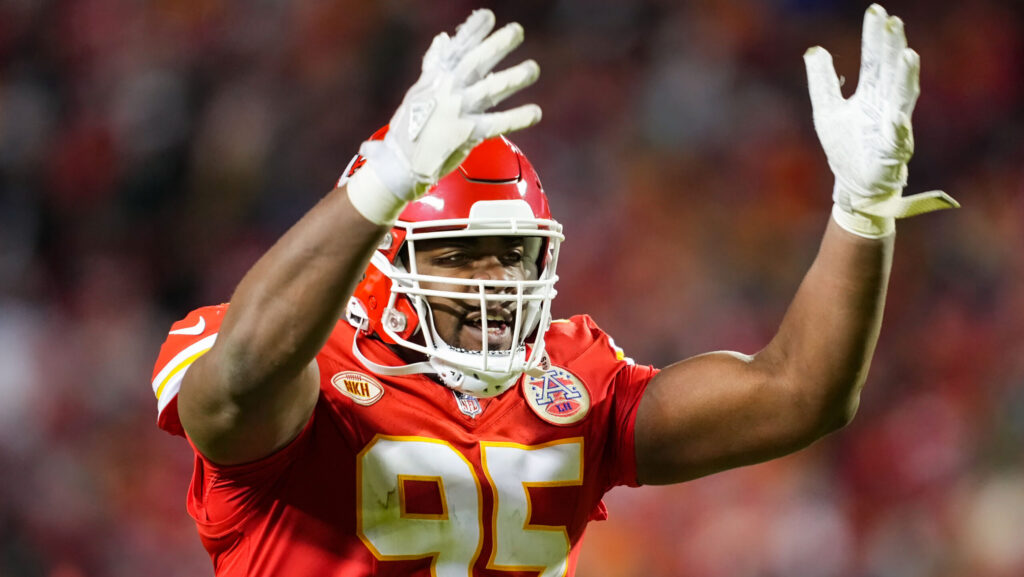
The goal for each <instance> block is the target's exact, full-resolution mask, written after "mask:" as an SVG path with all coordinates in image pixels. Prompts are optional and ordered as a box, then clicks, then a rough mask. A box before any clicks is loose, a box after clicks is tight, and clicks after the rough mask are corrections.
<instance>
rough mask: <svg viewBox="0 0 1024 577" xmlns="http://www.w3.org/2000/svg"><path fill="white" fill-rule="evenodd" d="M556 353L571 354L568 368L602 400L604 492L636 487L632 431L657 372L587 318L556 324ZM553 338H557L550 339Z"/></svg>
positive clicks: (552, 332)
mask: <svg viewBox="0 0 1024 577" xmlns="http://www.w3.org/2000/svg"><path fill="white" fill-rule="evenodd" d="M548 334H549V336H550V338H549V340H550V341H551V344H552V345H553V346H554V348H556V349H561V350H563V351H569V353H568V356H569V357H572V360H570V361H568V365H567V366H568V368H569V369H570V370H574V371H576V372H577V374H579V375H585V376H586V378H587V380H588V381H589V386H591V387H597V388H599V389H600V390H599V391H595V393H597V394H598V395H599V396H600V398H601V399H602V404H603V405H604V407H605V408H604V409H603V410H602V411H601V413H602V414H603V415H605V417H604V420H603V421H602V425H601V426H602V428H603V435H602V437H603V439H604V454H603V455H602V457H601V460H602V463H601V469H602V471H603V473H604V477H605V488H606V490H607V489H611V488H612V487H614V486H617V485H629V486H637V485H639V482H638V481H637V479H636V448H635V444H634V432H635V425H636V412H637V407H639V405H640V398H641V397H642V396H643V393H644V391H645V390H646V389H647V384H648V383H649V382H650V380H651V379H652V378H654V376H655V375H656V374H657V373H658V370H657V369H656V368H654V367H652V366H649V365H638V364H637V363H636V362H635V361H633V359H631V358H630V357H628V356H626V354H625V352H623V350H622V349H621V348H619V347H618V346H617V345H616V344H615V341H614V340H613V339H612V338H611V336H609V335H608V334H607V333H605V332H604V331H603V330H601V328H600V327H598V326H597V323H595V322H594V320H593V319H591V318H590V317H589V316H587V315H580V316H576V317H572V318H571V319H568V320H564V321H556V322H555V323H553V324H552V331H551V332H549V333H548ZM552 338H553V340H552Z"/></svg>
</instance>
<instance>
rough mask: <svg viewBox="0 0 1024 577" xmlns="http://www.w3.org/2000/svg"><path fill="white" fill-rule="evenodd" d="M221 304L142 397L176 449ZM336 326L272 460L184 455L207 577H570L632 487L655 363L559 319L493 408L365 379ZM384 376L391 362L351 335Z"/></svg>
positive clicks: (183, 328) (178, 332)
mask: <svg viewBox="0 0 1024 577" xmlns="http://www.w3.org/2000/svg"><path fill="white" fill-rule="evenodd" d="M226 308H227V307H226V305H221V306H217V307H206V308H201V309H198V310H196V311H193V312H192V313H190V314H189V315H188V316H187V317H186V318H185V319H184V320H182V321H179V322H178V323H175V325H174V326H173V327H172V330H171V332H170V334H169V336H168V338H167V341H166V342H165V343H164V345H163V348H162V349H161V351H160V356H159V359H158V361H157V364H156V367H155V369H154V378H153V388H154V392H155V393H156V396H157V399H158V408H159V417H158V423H159V425H160V427H161V428H163V429H164V430H166V431H168V432H171V433H174V434H178V435H182V436H184V433H183V431H182V428H181V424H180V422H179V420H178V413H177V401H176V397H177V392H178V386H179V384H180V382H181V378H182V377H183V376H184V373H185V371H186V370H187V369H188V366H189V365H190V364H191V363H192V362H193V361H195V359H197V358H199V356H201V355H202V354H203V353H205V352H206V351H207V350H209V348H210V347H211V346H212V344H213V342H214V340H215V339H216V335H217V330H218V327H219V326H220V321H221V319H222V318H223V315H224V312H225V311H226ZM354 330H355V329H353V328H352V327H351V326H349V325H348V323H347V322H345V321H341V322H339V323H338V325H337V326H336V328H335V330H334V332H333V334H332V335H331V337H330V339H329V340H328V342H327V344H326V345H325V346H324V348H323V350H321V351H320V353H319V354H318V355H317V357H316V362H317V364H318V366H319V369H320V398H319V400H318V402H317V405H316V408H315V409H314V411H313V415H312V416H311V417H310V420H309V423H308V424H307V425H306V427H305V429H304V430H303V431H302V432H301V433H300V434H299V436H298V437H297V438H296V439H295V440H294V441H292V442H291V443H290V444H289V445H288V446H286V447H285V448H283V449H281V450H280V451H278V452H276V453H274V454H272V455H270V456H268V457H266V458H264V459H261V460H259V461H256V462H253V463H248V464H244V465H234V466H222V465H217V464H215V463H212V462H210V461H209V460H208V459H206V458H204V457H203V455H201V454H199V453H198V452H196V456H195V471H194V473H193V477H192V484H191V488H190V489H189V492H188V497H187V509H188V512H189V514H190V515H191V516H192V517H193V518H194V519H195V522H196V526H197V527H198V530H199V535H200V537H201V539H202V541H203V545H204V546H205V547H206V549H207V551H209V553H210V556H211V558H212V560H213V565H214V568H215V572H216V574H217V575H218V576H219V577H242V576H247V577H257V576H259V577H262V576H282V575H288V576H291V575H296V576H306V575H310V576H316V577H356V576H364V575H380V576H395V577H398V576H402V577H407V576H436V577H484V576H487V577H526V576H531V577H532V576H536V575H541V576H543V577H548V576H571V575H572V574H573V573H574V569H575V566H576V558H577V555H578V553H579V545H580V542H581V539H582V537H583V532H584V529H585V527H586V524H587V522H588V521H591V520H596V519H604V518H605V517H606V511H605V508H604V505H603V503H602V502H601V498H602V496H603V495H604V494H605V493H606V492H607V491H608V490H609V489H611V488H612V487H613V486H615V485H621V484H626V485H636V484H637V481H636V469H635V459H634V448H633V423H634V419H635V415H636V408H637V405H638V404H639V399H640V396H641V394H642V392H643V390H644V388H645V387H646V385H647V383H648V381H649V380H650V379H651V377H653V376H654V374H655V372H656V371H655V370H654V369H653V368H651V367H644V366H637V365H635V364H633V363H632V361H630V360H629V359H626V358H625V357H624V356H623V355H622V352H621V351H620V350H619V349H618V348H616V347H615V345H614V343H613V342H612V340H611V339H610V338H609V337H608V336H607V335H606V334H605V333H604V332H602V331H601V329H599V328H598V327H597V326H596V325H595V324H594V322H593V321H592V320H591V319H590V318H589V317H585V316H581V317H573V318H572V319H569V320H565V321H555V322H554V323H553V324H552V326H551V328H550V330H549V331H548V334H547V337H546V343H547V345H546V348H547V355H548V359H549V361H550V364H549V365H546V366H548V368H547V370H546V372H545V373H544V375H543V376H541V377H531V376H528V375H524V376H523V377H522V378H521V379H520V380H519V382H518V383H517V385H516V386H515V387H513V388H511V389H510V390H508V391H506V392H505V393H503V394H502V395H499V396H498V397H495V398H491V399H476V398H473V397H469V396H464V395H461V394H458V393H455V392H454V391H452V390H450V389H447V388H446V387H444V386H442V385H440V384H438V383H437V382H435V381H434V380H432V379H431V378H430V377H428V376H426V375H408V376H398V377H384V376H378V375H375V374H373V373H372V372H370V371H369V370H367V369H366V368H365V367H363V365H362V364H361V363H360V362H359V361H358V360H357V359H356V358H355V357H353V355H352V352H351V349H352V339H353V336H354ZM360 349H361V350H362V351H363V353H364V354H366V355H367V356H368V357H369V358H370V359H371V360H374V361H376V362H379V363H382V364H388V365H399V364H403V363H402V361H401V360H400V359H399V357H398V356H397V355H396V354H395V353H394V352H393V351H392V350H391V349H390V348H389V347H388V346H386V345H385V344H383V343H381V342H379V341H376V340H371V339H364V338H362V337H361V338H360Z"/></svg>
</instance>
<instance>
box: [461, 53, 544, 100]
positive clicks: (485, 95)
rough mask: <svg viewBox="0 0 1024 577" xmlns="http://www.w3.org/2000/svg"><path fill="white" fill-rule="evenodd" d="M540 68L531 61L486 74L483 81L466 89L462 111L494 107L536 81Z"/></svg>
mask: <svg viewBox="0 0 1024 577" xmlns="http://www.w3.org/2000/svg"><path fill="white" fill-rule="evenodd" d="M539 76H540V66H538V65H537V63H536V62H534V61H533V60H526V61H524V62H520V63H519V64H517V65H515V66H513V67H511V68H507V69H505V70H502V71H501V72H495V73H491V74H488V75H487V76H485V77H484V79H483V80H480V81H479V82H477V83H476V84H474V85H472V86H470V87H469V88H467V89H466V92H465V94H464V100H463V102H462V111H463V112H466V113H471V112H482V111H484V110H487V109H488V108H491V107H493V106H495V105H496V104H498V103H500V102H501V101H503V100H505V99H506V98H508V97H509V96H511V95H513V94H515V93H516V92H518V91H520V90H522V89H523V88H526V87H527V86H529V85H531V84H533V83H534V82H536V81H537V78H538V77H539Z"/></svg>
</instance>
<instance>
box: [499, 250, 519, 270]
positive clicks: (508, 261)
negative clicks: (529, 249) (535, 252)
mask: <svg viewBox="0 0 1024 577" xmlns="http://www.w3.org/2000/svg"><path fill="white" fill-rule="evenodd" d="M502 261H503V262H504V263H505V265H506V266H507V265H515V264H519V263H521V262H523V249H521V248H518V249H515V250H510V251H508V252H507V253H505V256H504V257H502Z"/></svg>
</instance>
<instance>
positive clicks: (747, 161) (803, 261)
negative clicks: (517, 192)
mask: <svg viewBox="0 0 1024 577" xmlns="http://www.w3.org/2000/svg"><path fill="white" fill-rule="evenodd" d="M482 4H484V5H489V6H490V7H492V8H493V9H494V10H495V11H496V13H497V15H498V19H499V22H506V21H509V20H518V21H519V22H521V23H523V24H524V26H525V28H526V31H527V40H526V42H525V44H524V46H523V47H522V48H521V49H520V50H519V51H517V52H516V54H515V60H510V61H512V62H514V61H518V60H519V59H521V58H525V57H532V58H535V59H536V60H537V61H538V62H539V63H540V65H541V69H542V74H541V79H540V81H539V82H538V84H537V85H536V86H534V87H533V88H531V89H529V90H528V91H527V93H526V94H525V95H524V96H521V97H516V99H515V100H514V101H513V102H512V103H511V104H520V103H523V102H527V101H532V102H536V103H538V104H540V105H541V106H542V107H543V109H544V120H543V122H542V123H541V124H540V125H538V126H537V127H535V128H532V129H530V130H528V131H526V132H524V133H522V134H519V135H517V136H515V138H514V140H516V141H517V143H518V144H519V145H520V146H521V147H522V148H523V149H524V150H525V152H526V153H527V155H528V156H529V157H530V158H531V159H532V162H533V164H534V165H535V166H536V168H537V170H538V171H539V173H540V174H541V177H542V179H543V181H544V184H545V187H546V189H547V191H548V193H549V195H550V197H551V202H552V204H553V208H554V210H555V212H556V217H557V218H558V219H559V220H560V221H561V222H562V223H563V224H564V226H565V230H566V236H567V241H566V243H565V245H564V246H563V256H562V261H561V263H560V271H559V272H560V273H561V276H562V280H561V281H560V285H559V288H560V294H559V297H558V299H557V300H556V302H555V309H556V313H557V314H558V315H559V316H568V315H571V314H576V313H581V312H587V313H589V314H591V315H592V316H593V317H594V318H595V319H596V320H597V322H598V323H599V324H600V325H601V326H602V327H603V328H605V329H606V330H607V331H608V332H610V333H611V334H612V335H613V336H614V337H615V338H616V341H617V342H618V344H620V345H621V346H622V347H624V348H625V349H626V351H627V353H628V354H629V355H631V356H632V357H634V358H635V359H637V360H638V361H639V362H641V363H650V364H654V365H665V364H667V363H669V362H672V361H674V360H677V359H681V358H683V357H687V356H690V355H693V354H696V353H700V352H705V351H708V350H715V349H735V350H740V351H743V352H747V353H753V352H755V351H757V350H758V349H759V348H760V347H761V346H763V344H764V343H765V342H766V341H767V340H768V339H769V338H770V336H771V335H772V334H773V331H774V329H775V327H776V326H777V324H778V322H779V320H780V318H781V316H782V314H783V312H784V310H785V307H786V305H787V303H788V301H789V298H790V297H791V296H792V295H793V293H794V291H795V290H796V287H797V284H798V282H799V280H800V278H801V275H802V274H803V272H804V270H805V269H806V268H807V266H808V265H809V263H810V261H811V259H812V258H813V255H814V252H815V250H816V247H817V242H818V240H819V238H820V235H821V233H822V231H823V228H824V226H825V224H826V221H827V218H828V214H829V208H830V193H831V176H830V173H829V170H828V167H827V165H826V162H825V158H824V156H823V154H822V153H821V152H820V149H819V146H818V142H817V139H816V137H815V134H814V131H813V126H812V123H811V110H810V104H809V102H808V98H807V95H806V80H805V76H804V68H803V62H802V61H801V55H802V54H803V51H804V50H805V49H806V48H807V47H808V46H811V45H814V44H822V45H824V46H825V47H826V48H828V49H829V50H830V51H831V52H832V53H833V55H834V56H835V61H836V66H837V69H838V70H839V72H840V74H842V75H843V76H845V78H846V84H845V86H846V92H847V94H849V93H850V91H851V90H852V88H853V87H854V86H855V85H856V77H857V69H858V65H859V38H860V25H861V18H862V14H863V11H864V9H865V8H866V7H867V3H866V2H843V1H838V0H832V1H829V0H695V1H687V2H682V1H670V0H640V1H626V0H620V1H594V0H557V1H540V0H508V1H504V2H482ZM476 5H477V4H476V3H471V2H466V1H463V0H458V1H448V2H427V1H418V2H414V1H411V0H381V1H374V2H367V1H360V0H346V1H320V0H318V1H309V2H306V1H295V2H286V1H283V0H250V1H246V2H243V1H240V0H0V577H22V576H24V577H37V576H45V577H93V576H97V577H128V576H131V577H137V576H139V575H147V576H148V577H184V576H195V575H211V574H212V570H211V568H210V564H209V560H208V558H207V556H206V554H205V552H204V551H203V550H202V548H201V545H200V542H199V539H198V537H197V536H196V534H195V530H194V527H193V525H192V523H191V521H190V519H189V518H188V516H187V514H186V513H185V508H184V497H185V491H186V488H187V485H188V481H189V476H190V471H191V453H190V451H189V449H188V447H187V445H186V444H185V443H183V442H182V441H181V440H180V439H177V438H172V437H170V436H168V435H166V434H164V433H163V432H161V431H159V430H158V429H157V427H156V425H155V418H156V402H155V399H154V397H153V394H152V390H151V388H150V385H149V379H150V372H151V368H152V363H153V361H154V360H155V358H156V353H157V350H158V348H159V345H160V343H161V342H162V340H163V338H164V335H165V334H166V331H167V328H168V326H169V325H170V323H171V322H173V321H174V320H176V319H178V318H180V317H182V316H183V315H184V314H185V313H186V312H188V311H189V310H191V309H192V308H194V307H196V306H199V305H203V304H212V303H218V302H223V301H226V300H228V299H229V297H230V294H231V291H232V289H233V287H234V285H235V283H236V282H237V281H238V280H239V279H240V277H241V275H242V274H243V273H244V272H245V270H246V269H247V268H248V267H249V266H250V265H251V264H252V263H253V262H254V261H255V259H256V258H257V257H258V256H259V255H260V254H261V252H262V251H263V250H264V249H266V248H267V247H268V246H269V245H270V244H271V243H272V242H273V241H274V239H275V238H277V237H278V236H279V235H280V234H281V233H282V232H283V231H284V230H285V229H286V228H287V227H288V226H289V225H290V224H291V223H293V222H294V221H295V220H296V219H297V218H298V217H299V216H300V215H301V214H302V213H303V212H304V211H305V210H307V209H308V208H309V207H310V206H312V204H313V203H314V202H316V200H317V199H318V197H319V196H321V195H322V194H323V193H325V192H327V191H328V190H330V189H331V187H332V185H333V183H334V181H335V180H336V178H337V176H338V174H339V173H340V171H341V170H342V168H343V167H344V166H345V165H346V164H347V162H348V160H349V158H350V157H351V155H352V154H353V152H354V151H355V150H356V149H357V147H358V145H359V143H360V141H361V140H362V139H364V138H365V137H367V136H368V135H369V134H370V133H372V132H373V131H374V130H375V129H376V128H377V127H379V126H381V125H382V124H384V123H385V122H387V120H388V118H389V116H390V114H391V112H392V110H393V109H394V107H395V106H396V105H397V104H398V102H399V101H400V99H401V96H402V93H403V91H404V89H405V87H407V86H408V85H410V84H411V83H412V82H413V81H414V80H415V78H416V76H417V73H418V67H419V62H418V60H419V57H420V55H421V54H422V52H423V51H424V50H425V49H426V47H427V45H428V44H429V40H430V37H431V36H432V35H433V34H434V33H435V32H437V31H439V30H451V29H452V28H453V27H454V26H455V24H457V23H458V22H461V21H462V19H463V18H464V17H465V15H466V14H467V13H468V12H469V10H470V9H472V8H473V7H475V6H476ZM886 7H887V8H888V9H889V11H890V12H891V13H895V14H898V15H900V16H902V17H903V18H904V19H905V21H906V22H907V34H908V37H909V40H910V44H911V46H912V47H914V48H916V49H917V50H918V52H920V53H921V56H922V58H921V60H922V62H923V70H922V79H921V84H922V97H921V99H920V101H919V104H918V107H917V111H916V113H915V116H914V126H915V129H916V140H917V148H918V150H917V154H916V156H915V157H914V160H913V162H912V163H911V166H910V168H911V170H910V173H911V178H910V187H909V191H910V192H921V191H925V190H929V189H933V188H940V187H941V188H944V189H945V190H946V191H948V192H950V193H951V194H952V195H954V196H955V197H956V198H958V199H959V200H960V201H961V203H962V204H963V208H962V209H961V210H959V211H956V212H946V213H939V214H932V215H928V216H925V217H921V218H917V219H913V220H909V221H904V222H902V223H901V224H900V226H899V238H898V242H897V252H896V260H895V265H894V271H893V278H892V283H891V289H890V291H889V302H888V308H887V313H886V323H885V326H884V329H883V332H882V336H881V340H880V343H879V347H878V353H877V355H876V357H875V361H874V365H873V367H872V371H871V375H870V378H869V380H868V386H867V389H866V391H865V394H864V397H863V401H862V404H861V409H860V413H859V415H858V417H857V419H856V420H855V421H854V423H853V424H852V425H850V426H849V427H848V428H847V429H844V430H843V431H841V432H840V433H838V434H835V435H832V436H830V437H828V438H826V439H824V440H823V441H821V442H819V443H817V444H816V445H814V446H812V447H811V448H809V449H808V450H806V451H803V452H801V453H798V454H796V455H793V456H791V457H787V458H784V459H781V460H778V461H774V462H771V463H767V464H763V465H759V466H755V467H749V468H745V469H740V470H736V471H732V472H728V473H724V474H720V475H716V476H712V477H709V478H705V479H701V480H698V481H695V482H691V483H688V484H684V485H680V486H675V487H662V488H643V489H639V490H630V489H616V490H615V491H613V492H612V493H611V494H610V495H609V496H608V498H607V502H608V505H609V508H610V511H611V519H610V520H609V521H607V522H604V523H598V524H595V525H593V526H592V527H591V529H590V531H589V534H588V540H587V542H586V544H585V546H584V549H583V555H582V560H581V562H580V568H579V575H580V577H602V576H604V577H616V576H623V577H632V576H644V577H670V576H672V577H676V576H694V577H697V576H700V577H719V576H721V577H753V576H758V577H789V576H797V577H819V576H820V577H965V576H973V577H1019V576H1020V575H1024V452H1022V446H1024V257H1022V249H1024V142H1022V136H1024V106H1022V104H1021V103H1022V102H1024V93H1022V92H1024V85H1022V78H1024V7H1022V3H1021V2H1019V1H1004V2H997V1H995V0H989V1H985V0H979V1H960V2H948V3H947V2H943V3H936V2H931V1H929V0H891V1H889V2H887V4H886ZM338 232H339V234H344V231H340V230H339V231H338Z"/></svg>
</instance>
